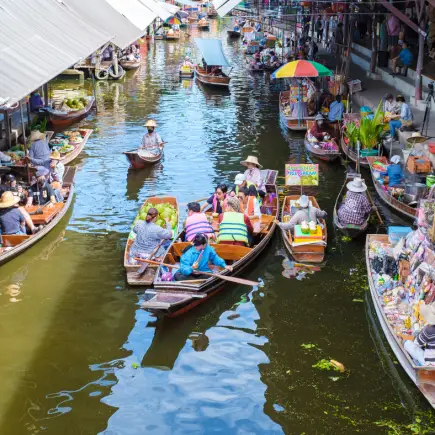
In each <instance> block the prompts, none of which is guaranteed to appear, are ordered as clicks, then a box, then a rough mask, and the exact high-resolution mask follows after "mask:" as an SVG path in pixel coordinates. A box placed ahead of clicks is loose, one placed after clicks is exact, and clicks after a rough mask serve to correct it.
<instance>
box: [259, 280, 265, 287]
mask: <svg viewBox="0 0 435 435" xmlns="http://www.w3.org/2000/svg"><path fill="white" fill-rule="evenodd" d="M258 287H260V288H261V287H264V281H263V280H262V279H261V278H258Z"/></svg>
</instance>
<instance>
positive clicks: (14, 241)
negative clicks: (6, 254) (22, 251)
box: [1, 234, 32, 248]
mask: <svg viewBox="0 0 435 435" xmlns="http://www.w3.org/2000/svg"><path fill="white" fill-rule="evenodd" d="M30 237H32V236H28V235H24V234H23V235H18V234H13V235H12V234H11V235H6V234H5V235H2V236H1V241H2V245H3V247H7V248H11V247H13V246H18V245H20V244H21V243H23V242H25V241H26V240H27V239H30Z"/></svg>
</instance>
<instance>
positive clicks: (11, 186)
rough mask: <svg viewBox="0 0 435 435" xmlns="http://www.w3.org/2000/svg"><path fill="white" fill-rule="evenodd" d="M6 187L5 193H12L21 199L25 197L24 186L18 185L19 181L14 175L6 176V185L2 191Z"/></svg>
mask: <svg viewBox="0 0 435 435" xmlns="http://www.w3.org/2000/svg"><path fill="white" fill-rule="evenodd" d="M3 186H4V190H3V191H4V192H12V193H13V194H14V196H18V197H20V198H21V199H22V198H23V197H25V194H24V189H23V186H21V185H20V184H18V183H17V180H16V178H15V175H14V174H7V175H6V176H5V184H4V185H2V187H1V188H0V190H2V189H3Z"/></svg>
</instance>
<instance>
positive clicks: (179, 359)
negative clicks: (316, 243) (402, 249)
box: [0, 20, 433, 435]
mask: <svg viewBox="0 0 435 435" xmlns="http://www.w3.org/2000/svg"><path fill="white" fill-rule="evenodd" d="M228 26H229V21H228V20H222V21H216V20H215V21H213V22H212V28H211V32H210V35H212V36H216V37H221V38H222V39H223V43H224V48H225V51H226V53H227V55H228V57H229V59H231V62H232V64H233V65H234V68H233V71H232V77H233V78H232V84H231V92H230V93H224V92H219V91H215V90H210V89H207V88H203V87H201V86H199V85H198V84H197V83H195V82H192V81H183V82H180V81H179V80H178V76H177V71H178V65H179V63H180V60H181V59H182V56H184V54H185V52H186V50H191V51H192V53H193V57H195V50H194V48H193V47H194V44H193V41H188V42H182V43H180V44H178V43H165V42H164V41H155V42H152V41H149V42H148V43H147V44H145V45H144V46H143V47H142V50H143V53H144V54H146V55H144V56H143V61H142V62H143V64H142V66H141V68H140V70H138V71H136V72H133V73H132V74H130V73H129V74H128V75H127V77H126V78H125V80H124V81H122V82H119V83H118V82H106V83H103V82H100V83H98V89H97V96H98V98H97V99H98V114H97V115H96V116H95V115H93V116H92V117H90V118H88V119H87V120H85V121H83V122H82V125H84V126H87V127H90V128H94V129H95V132H94V134H93V136H92V137H91V140H90V141H89V142H88V145H87V147H86V149H85V152H84V153H83V154H82V156H81V157H80V159H79V160H78V162H77V164H78V173H77V177H76V187H77V192H76V198H75V202H74V205H73V208H72V211H71V212H70V213H69V215H68V217H67V219H64V221H63V223H61V224H60V225H59V227H58V228H56V229H55V230H54V231H53V232H52V233H51V234H50V235H49V236H48V237H46V238H45V239H44V240H43V241H42V242H40V243H38V244H37V245H36V246H35V247H33V248H32V249H30V250H29V251H27V252H26V253H25V254H23V255H22V256H20V257H19V258H17V259H15V260H13V261H11V262H9V263H8V264H6V265H5V266H2V269H1V275H0V293H1V295H0V328H1V334H0V349H1V352H0V378H1V379H2V388H1V391H0V434H2V435H3V434H4V435H16V434H17V435H18V434H50V435H51V434H56V435H57V434H61V433H62V434H97V433H101V434H105V435H109V434H110V435H115V434H116V435H127V434H132V435H133V434H134V435H136V434H158V435H161V434H173V433H177V434H181V433H186V434H187V433H188V434H209V433H210V434H211V433H223V434H266V433H267V434H274V433H277V434H278V433H286V434H301V433H305V434H315V433H318V434H324V433H331V434H332V433H334V434H349V433H355V432H359V433H364V434H375V433H389V431H391V432H390V433H408V431H409V429H405V428H406V426H407V425H410V424H414V427H418V426H422V427H427V425H430V424H431V423H430V421H431V420H432V419H433V414H432V411H430V410H429V407H428V405H427V404H426V402H425V401H424V399H423V398H422V397H421V396H420V394H419V393H418V391H417V390H416V388H415V387H414V386H413V385H412V384H411V382H410V381H409V379H408V378H407V376H406V375H405V374H404V373H403V371H402V370H401V368H400V367H399V366H398V365H397V361H395V358H394V357H393V356H392V355H391V353H390V351H389V348H388V346H387V345H385V343H384V342H383V336H382V333H380V334H379V332H378V328H377V324H376V323H374V322H373V318H372V314H371V313H372V306H371V303H370V302H369V301H368V299H367V297H366V292H365V286H366V279H365V274H366V270H365V265H364V251H363V249H364V240H359V241H356V242H351V243H347V242H346V241H344V240H342V238H341V237H340V236H337V235H335V234H334V232H333V227H332V221H331V216H332V208H333V202H334V201H335V198H336V196H337V194H338V191H339V189H340V187H341V184H342V182H343V180H344V167H343V166H340V165H338V164H336V165H327V164H323V163H321V164H320V171H321V179H320V187H319V188H318V191H317V192H318V193H317V198H318V201H319V203H320V205H321V206H322V207H324V208H325V209H326V210H327V211H328V212H329V218H328V223H329V224H330V227H329V228H330V230H329V244H328V254H327V260H326V264H325V265H324V266H323V267H322V269H321V271H318V272H315V273H314V274H311V275H306V274H303V273H302V274H301V273H299V274H298V276H297V278H296V277H290V278H289V277H288V275H289V274H290V272H289V271H288V269H286V268H285V267H284V266H283V261H284V260H285V258H286V257H285V251H284V248H283V244H282V242H281V240H280V235H279V234H276V236H275V237H274V239H273V242H272V243H271V245H270V246H269V247H268V249H266V251H265V252H264V255H263V256H262V257H261V258H259V259H258V261H257V262H256V263H255V265H253V266H252V267H251V268H250V269H249V270H248V272H247V273H246V277H247V278H252V279H256V278H258V277H261V278H262V279H263V281H264V283H265V285H264V287H263V288H259V289H256V290H250V289H247V288H243V287H227V288H226V289H225V290H224V291H223V292H221V293H220V294H219V295H218V296H216V297H214V298H213V299H211V300H210V301H209V302H208V303H206V304H203V305H202V306H200V307H198V308H196V309H195V310H194V311H192V312H191V313H189V314H187V315H185V316H184V317H182V318H179V319H173V320H163V321H156V319H155V318H154V317H152V316H151V315H150V314H149V313H147V312H145V311H143V310H141V309H140V307H139V304H140V301H141V298H142V296H143V291H142V292H141V291H137V290H136V289H132V288H129V287H128V286H127V285H126V282H125V275H124V269H123V266H122V256H123V250H124V244H125V241H126V237H127V234H128V231H129V227H130V225H131V223H132V220H133V219H134V217H135V215H136V212H137V209H138V207H139V206H140V204H141V203H142V202H143V201H144V200H145V199H146V198H147V197H149V196H152V195H161V194H174V195H176V196H177V197H178V200H179V202H180V203H185V202H187V201H189V200H192V199H194V198H201V197H204V196H206V194H208V193H211V192H212V191H213V190H214V186H215V185H216V184H218V183H220V182H228V183H230V182H231V181H232V180H233V178H234V176H235V174H237V173H238V172H239V171H240V170H241V169H242V168H241V166H240V164H239V162H240V160H242V158H243V157H246V156H247V155H248V154H254V155H257V156H258V157H259V160H260V162H261V163H262V164H263V165H264V167H265V168H271V169H279V170H280V171H281V175H283V169H284V164H285V163H286V162H289V161H292V162H306V161H308V160H309V157H308V156H307V155H306V153H305V150H304V148H303V144H302V141H301V139H300V138H292V137H290V136H289V135H288V133H287V132H285V131H284V130H283V129H282V128H281V127H280V124H279V117H278V85H279V84H277V83H273V82H270V80H269V79H268V77H267V76H263V75H256V76H255V75H250V74H249V73H248V71H247V70H246V68H245V64H244V62H245V60H244V56H243V54H242V52H241V46H240V42H239V41H229V40H227V39H226V28H228ZM193 36H196V34H195V32H194V33H193ZM198 56H199V55H198ZM85 86H86V87H88V88H89V83H86V84H85ZM74 87H76V85H75V84H74V82H62V83H54V84H52V85H51V88H52V89H57V91H56V92H70V91H71V90H72V89H73V88H74ZM53 92H54V91H53ZM147 117H153V118H155V119H156V120H157V122H158V124H159V132H160V134H161V136H162V137H163V139H164V140H165V141H167V145H166V147H165V156H164V160H163V161H162V163H161V164H159V165H157V166H156V167H154V168H152V169H151V170H149V171H138V172H134V171H130V170H129V169H128V164H127V162H126V161H125V158H124V156H123V155H122V152H123V151H126V150H130V149H133V148H135V147H136V146H137V145H138V143H139V141H140V139H141V137H142V135H143V134H144V127H143V124H144V122H145V119H146V118H147ZM367 175H368V174H366V176H367ZM281 182H282V179H281ZM369 184H370V182H369ZM181 211H182V213H183V214H185V210H184V207H182V208H181ZM383 213H384V216H386V218H387V220H390V219H394V221H395V222H396V223H400V220H398V219H397V218H394V216H393V215H391V214H389V213H388V211H386V210H383ZM372 230H373V231H377V230H378V229H377V228H376V227H373V228H372ZM311 345H314V346H311ZM323 358H327V359H329V358H333V359H335V360H338V361H340V362H342V363H343V364H344V365H345V367H346V372H345V373H344V374H337V373H331V372H324V371H320V370H318V369H316V368H313V367H312V366H313V365H314V364H316V363H317V362H318V361H319V360H321V359H323ZM418 420H421V423H419V422H418ZM394 430H396V431H397V432H393V431H394ZM402 431H403V432H402Z"/></svg>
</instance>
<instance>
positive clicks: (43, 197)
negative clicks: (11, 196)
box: [26, 167, 57, 208]
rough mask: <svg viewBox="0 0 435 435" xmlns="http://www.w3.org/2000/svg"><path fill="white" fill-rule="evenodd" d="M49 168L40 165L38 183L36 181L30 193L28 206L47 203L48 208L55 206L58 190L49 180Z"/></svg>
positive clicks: (37, 174)
mask: <svg viewBox="0 0 435 435" xmlns="http://www.w3.org/2000/svg"><path fill="white" fill-rule="evenodd" d="M49 173H50V172H49V170H48V169H47V168H44V167H39V168H38V170H37V171H36V183H34V184H33V185H32V186H31V187H30V189H29V191H28V193H29V196H28V198H27V204H26V207H31V206H32V205H46V204H47V208H51V207H53V205H54V204H56V202H57V201H56V192H55V190H54V189H53V187H52V186H51V184H50V183H49V182H48V179H47V177H48V175H49Z"/></svg>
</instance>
